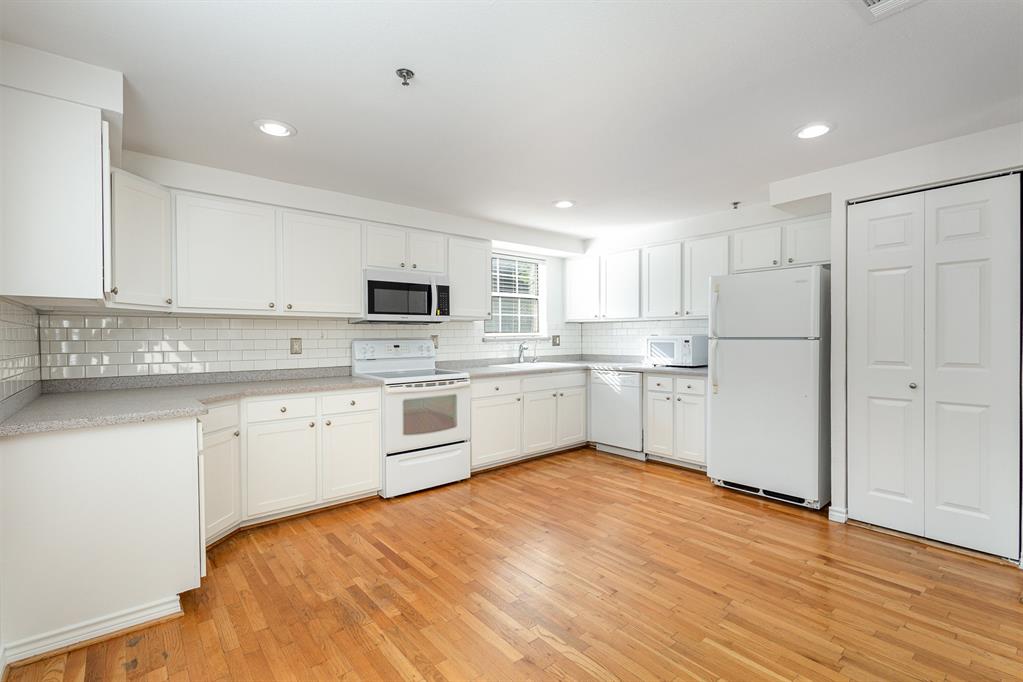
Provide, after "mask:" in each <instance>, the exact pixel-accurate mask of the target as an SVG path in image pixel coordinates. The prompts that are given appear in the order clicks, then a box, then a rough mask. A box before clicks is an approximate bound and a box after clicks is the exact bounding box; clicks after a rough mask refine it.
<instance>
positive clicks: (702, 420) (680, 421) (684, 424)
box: [674, 393, 707, 464]
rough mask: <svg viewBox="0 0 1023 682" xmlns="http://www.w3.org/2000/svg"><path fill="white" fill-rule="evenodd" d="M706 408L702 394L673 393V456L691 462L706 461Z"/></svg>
mask: <svg viewBox="0 0 1023 682" xmlns="http://www.w3.org/2000/svg"><path fill="white" fill-rule="evenodd" d="M706 409H707V406H706V398H705V397H704V396H702V395H690V394H686V393H677V394H676V395H675V448H674V457H675V458H677V459H681V460H685V461H687V462H691V463H693V464H706V463H707V454H706V452H707V446H706V442H707V441H706Z"/></svg>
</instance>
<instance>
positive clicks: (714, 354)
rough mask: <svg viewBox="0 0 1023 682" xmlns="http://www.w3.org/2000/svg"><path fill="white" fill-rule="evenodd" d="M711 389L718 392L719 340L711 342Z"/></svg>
mask: <svg viewBox="0 0 1023 682" xmlns="http://www.w3.org/2000/svg"><path fill="white" fill-rule="evenodd" d="M710 389H711V391H712V392H713V393H715V394H716V393H717V392H718V340H717V339H711V340H710Z"/></svg>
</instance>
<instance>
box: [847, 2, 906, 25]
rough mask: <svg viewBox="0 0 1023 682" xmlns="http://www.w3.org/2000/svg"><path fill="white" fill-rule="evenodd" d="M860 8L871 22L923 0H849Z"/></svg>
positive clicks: (861, 12)
mask: <svg viewBox="0 0 1023 682" xmlns="http://www.w3.org/2000/svg"><path fill="white" fill-rule="evenodd" d="M849 1H850V2H851V3H853V4H854V5H856V7H857V9H859V10H860V14H862V15H863V16H864V17H866V19H867V21H869V22H871V23H873V22H875V21H881V20H882V19H887V18H888V17H890V16H891V15H893V14H895V13H897V12H901V11H902V10H904V9H909V8H910V7H912V6H913V5H915V4H917V3H920V2H923V0H849Z"/></svg>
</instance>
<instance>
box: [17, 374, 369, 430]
mask: <svg viewBox="0 0 1023 682" xmlns="http://www.w3.org/2000/svg"><path fill="white" fill-rule="evenodd" d="M378 386H380V382H379V381H375V380H373V379H362V378H359V377H350V376H339V377H327V378H316V379H284V380H276V381H246V382H241V383H230V384H200V385H194V386H163V387H160V388H126V389H115V390H107V391H82V392H79V393H45V394H43V395H41V396H39V397H38V398H36V399H35V400H33V401H32V402H31V403H29V404H28V405H26V406H25V407H24V408H22V409H21V410H20V411H18V412H16V413H15V414H14V415H13V416H11V417H10V418H9V419H8V420H7V421H4V422H0V437H4V436H17V435H22V434H27V433H43V432H46V431H66V430H69V429H84V428H90V427H95V426H111V425H114V424H132V423H138V422H147V421H156V420H159V419H177V418H180V417H198V416H200V415H203V414H206V412H207V411H208V410H207V406H208V405H212V404H215V403H219V402H224V401H227V400H238V399H239V398H248V397H252V396H260V395H284V394H288V393H315V392H320V391H345V390H350V389H357V388H376V387H378Z"/></svg>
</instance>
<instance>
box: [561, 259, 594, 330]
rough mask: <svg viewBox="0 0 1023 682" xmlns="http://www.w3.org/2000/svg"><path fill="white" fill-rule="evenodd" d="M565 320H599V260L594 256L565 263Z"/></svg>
mask: <svg viewBox="0 0 1023 682" xmlns="http://www.w3.org/2000/svg"><path fill="white" fill-rule="evenodd" d="M565 319H567V320H568V321H570V322H593V321H595V320H599V319H600V259H599V258H597V257H596V256H591V257H588V258H573V259H571V260H567V261H565Z"/></svg>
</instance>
